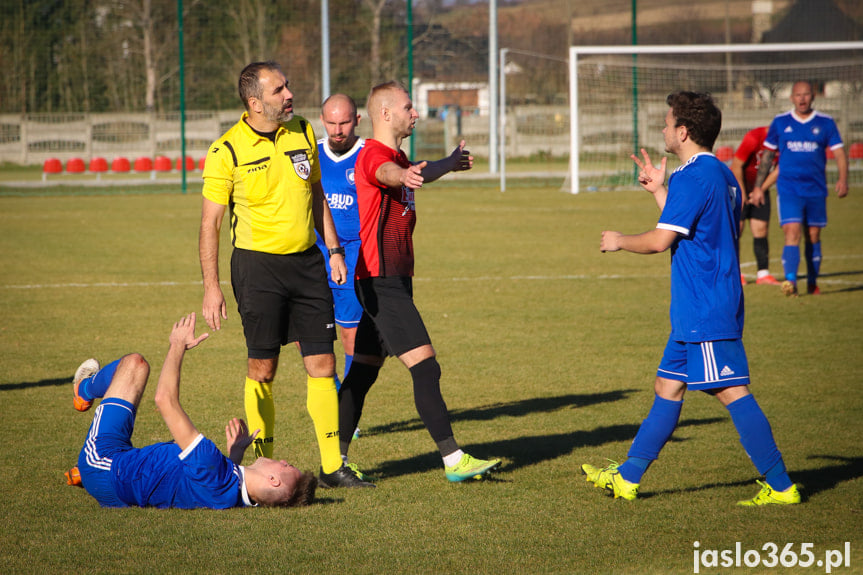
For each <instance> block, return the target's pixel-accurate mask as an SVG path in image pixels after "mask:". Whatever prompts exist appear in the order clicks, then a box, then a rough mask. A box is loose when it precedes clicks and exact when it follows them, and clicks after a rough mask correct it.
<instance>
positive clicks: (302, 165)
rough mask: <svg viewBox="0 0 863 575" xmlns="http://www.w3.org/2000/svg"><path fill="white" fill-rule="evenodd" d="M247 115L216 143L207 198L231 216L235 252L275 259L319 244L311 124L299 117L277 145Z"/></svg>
mask: <svg viewBox="0 0 863 575" xmlns="http://www.w3.org/2000/svg"><path fill="white" fill-rule="evenodd" d="M247 117H248V114H247V113H243V117H242V118H241V119H240V121H239V122H237V123H236V124H234V126H233V127H232V128H231V129H230V130H228V131H227V132H226V133H225V135H224V136H222V137H221V138H219V139H218V140H216V141H215V142H214V143H213V145H212V146H210V149H209V151H208V152H207V160H206V163H205V164H204V176H203V177H204V192H203V193H204V197H205V198H207V199H208V200H211V201H213V202H215V203H217V204H220V205H223V206H229V208H230V211H231V240H232V243H233V245H234V247H237V248H242V249H246V250H254V251H258V252H266V253H271V254H290V253H297V252H302V251H304V250H306V249H308V248H310V247H311V246H312V245H314V243H315V222H314V217H313V215H312V184H314V183H316V182H319V181H320V179H321V167H320V164H319V163H318V147H317V145H316V144H315V133H314V130H313V129H312V126H311V124H309V122H308V121H307V120H305V119H304V118H301V117H299V116H294V117H293V118H292V119H291V121H290V122H287V123H285V124H282V126H281V127H280V128H279V129H278V131H277V132H276V138H275V143H273V142H272V141H271V140H269V139H267V138H264V137H261V136H259V135H258V134H257V133H255V131H254V130H252V128H250V127H249V125H248V124H247V123H246V121H245V120H246V118H247Z"/></svg>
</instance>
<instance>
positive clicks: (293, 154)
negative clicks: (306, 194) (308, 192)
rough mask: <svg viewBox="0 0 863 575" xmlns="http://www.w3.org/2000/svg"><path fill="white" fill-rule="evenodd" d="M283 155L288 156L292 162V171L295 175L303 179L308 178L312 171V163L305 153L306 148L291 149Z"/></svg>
mask: <svg viewBox="0 0 863 575" xmlns="http://www.w3.org/2000/svg"><path fill="white" fill-rule="evenodd" d="M285 155H286V156H290V158H291V163H293V164H294V171H295V172H296V173H297V175H298V176H299V177H301V178H302V179H304V180H308V179H309V175H310V174H311V173H312V165H311V164H310V163H309V155H308V154H307V153H306V150H292V151H290V152H285Z"/></svg>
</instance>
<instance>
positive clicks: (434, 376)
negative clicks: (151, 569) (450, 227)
mask: <svg viewBox="0 0 863 575" xmlns="http://www.w3.org/2000/svg"><path fill="white" fill-rule="evenodd" d="M367 109H368V114H369V116H370V118H371V122H372V131H373V134H374V138H373V139H368V140H366V145H365V147H363V149H362V151H361V152H360V155H359V157H358V158H357V164H356V172H355V174H356V178H355V179H356V185H357V203H358V205H359V212H360V240H361V242H362V246H361V248H360V256H359V259H358V261H357V268H356V270H357V271H356V282H355V289H356V292H357V298H358V299H359V301H360V303H361V304H362V306H363V316H362V319H360V324H359V326H358V327H357V337H356V343H355V346H354V359H353V363H352V364H351V370H350V372H349V373H348V376H347V378H346V379H345V381H344V383H343V384H342V388H341V390H340V392H339V441H340V448H341V453H342V458H343V459H344V460H345V461H347V453H348V448H349V447H350V442H351V438H352V436H353V432H354V429H356V427H357V424H358V423H359V420H360V417H361V415H362V409H363V403H364V402H365V398H366V394H367V393H368V391H369V389H370V388H371V386H372V384H374V382H375V380H376V379H377V376H378V371H379V370H380V368H381V366H382V365H383V362H384V358H386V357H387V356H391V355H392V356H396V357H398V358H399V360H400V361H401V362H402V363H403V364H404V365H405V367H407V368H408V370H410V372H411V378H412V380H413V388H414V401H415V404H416V408H417V412H418V413H419V415H420V418H421V419H422V421H423V424H425V427H426V429H427V430H428V432H429V434H430V435H431V436H432V439H433V440H434V441H435V443H436V444H437V446H438V449H439V451H440V454H441V457H442V458H443V462H444V467H445V470H446V477H447V479H449V480H450V481H463V480H465V479H470V478H474V477H482V476H483V475H485V474H486V473H487V472H489V471H491V470H492V469H494V468H495V467H497V466H498V465H500V460H499V459H492V460H488V461H486V460H482V459H476V458H474V457H471V456H470V455H468V454H467V453H464V452H463V451H462V450H461V449H460V448H459V446H458V444H457V443H456V441H455V438H454V437H453V431H452V426H451V425H450V420H449V412H448V411H447V407H446V403H444V400H443V397H442V396H441V392H440V376H441V370H440V365H438V362H437V359H436V358H435V351H434V348H433V347H432V345H431V339H430V338H429V335H428V332H427V331H426V328H425V324H424V323H423V320H422V317H421V316H420V314H419V311H418V310H417V308H416V306H415V305H414V301H413V283H412V281H413V271H414V250H413V238H412V236H413V230H414V226H415V225H416V205H415V203H414V194H415V193H416V190H418V189H420V188H421V187H422V185H423V184H424V183H428V182H433V181H434V180H436V179H438V178H440V177H441V176H443V175H444V174H446V173H448V172H452V171H461V170H468V169H470V168H471V166H472V165H473V158H472V157H471V156H470V155H469V153H468V152H467V150H465V149H464V145H465V143H464V141H462V142H461V143H460V144H459V146H458V147H457V148H456V149H455V150H453V153H452V154H450V155H449V156H447V157H445V158H442V159H440V160H438V161H436V162H419V163H416V164H413V163H411V162H410V160H408V158H407V156H406V155H405V153H404V152H403V151H402V149H401V143H402V140H403V139H404V138H406V137H408V136H410V135H411V133H412V132H413V128H414V125H415V124H416V121H417V118H418V117H419V115H418V114H417V112H416V110H414V107H413V103H412V102H411V99H410V96H409V95H408V92H407V90H406V89H405V88H404V87H403V86H402V85H401V84H398V83H397V82H387V83H385V84H380V85H378V86H375V87H374V88H372V91H371V93H370V94H369V101H368V105H367ZM360 477H362V475H360Z"/></svg>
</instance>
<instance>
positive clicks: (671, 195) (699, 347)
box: [581, 92, 800, 506]
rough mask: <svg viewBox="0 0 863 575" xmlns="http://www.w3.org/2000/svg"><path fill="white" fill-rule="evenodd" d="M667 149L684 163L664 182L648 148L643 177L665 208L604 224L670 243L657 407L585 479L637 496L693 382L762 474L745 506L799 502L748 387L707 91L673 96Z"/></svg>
mask: <svg viewBox="0 0 863 575" xmlns="http://www.w3.org/2000/svg"><path fill="white" fill-rule="evenodd" d="M667 103H668V105H669V110H668V113H667V114H666V116H665V128H664V129H663V130H662V133H663V136H664V138H665V151H666V152H669V153H671V154H675V155H676V156H677V157H678V158H679V159H680V163H681V166H680V167H679V168H677V169H676V170H675V171H674V173H672V174H671V177H670V178H669V179H668V188H666V187H665V186H664V182H665V165H666V158H662V161H661V162H660V165H659V166H654V165H653V164H652V163H651V161H650V156H648V154H647V152H646V151H644V150H642V151H641V153H642V154H643V156H644V162H643V163H642V161H641V160H639V159H638V158H637V157H636V156H632V159H633V160H634V161H635V163H636V164H637V165H638V167H639V168H640V169H641V172H640V173H639V175H638V181H639V183H641V185H642V187H643V188H644V189H645V190H647V191H648V192H650V193H651V194H653V197H654V200H656V204H657V205H658V206H659V209H660V210H662V214H661V215H660V216H659V222H658V223H657V224H656V228H654V229H652V230H650V231H647V232H644V233H643V234H638V235H623V234H621V233H619V232H613V231H604V232H602V241H601V243H600V250H601V251H602V252H616V251H618V250H626V251H628V252H633V253H637V254H653V253H660V252H664V251H666V250H668V249H670V250H671V310H670V316H671V335H670V336H669V337H668V343H667V344H666V347H665V353H664V355H663V357H662V361H661V362H660V363H659V369H658V370H657V373H656V381H655V383H654V385H653V389H654V391H655V393H656V396H655V398H654V401H653V406H652V407H651V409H650V412H649V413H648V415H647V418H646V419H645V420H644V421H643V422H642V424H641V427H639V429H638V433H637V434H636V435H635V439H634V440H633V442H632V446H631V447H630V449H629V455H628V457H629V458H628V459H627V460H626V461H625V462H624V463H623V464H622V465H620V466H618V465H617V464H616V463H615V464H612V465H609V466H608V467H605V468H602V469H600V468H597V467H594V466H593V465H588V464H584V465H582V466H581V469H582V472H583V473H584V474H585V475H586V476H587V480H588V481H590V482H592V483H593V484H594V485H596V486H597V487H601V488H604V489H605V490H606V491H607V492H608V494H609V495H613V496H614V497H623V498H624V499H629V500H632V499H635V498H636V496H637V495H638V487H639V483H640V481H641V476H642V474H644V472H645V471H646V470H647V467H648V466H649V465H650V464H651V463H652V462H653V461H654V460H655V459H656V458H657V457H659V451H660V450H661V449H662V447H663V446H664V445H665V443H666V442H667V441H668V440H669V439H670V438H671V434H672V433H673V432H674V429H675V428H676V427H677V422H678V420H679V419H680V411H681V408H682V407H683V395H684V394H685V393H686V390H687V389H692V390H699V391H704V392H706V393H708V394H710V395H712V396H714V397H715V398H716V399H718V400H719V401H720V402H721V403H722V405H723V406H725V408H726V409H727V410H728V413H729V414H730V415H731V421H732V422H733V423H734V427H735V428H736V429H737V432H738V433H739V435H740V443H741V444H742V445H743V448H744V449H745V450H746V453H747V454H748V455H749V458H750V459H751V460H752V462H753V463H754V464H755V467H756V468H757V469H758V472H759V473H761V474H762V475H764V477H765V481H764V482H759V483H760V484H761V486H762V489H761V491H760V492H759V493H758V495H756V496H755V498H753V499H750V500H746V501H740V502H739V504H740V505H745V506H752V505H767V504H782V505H787V504H792V503H800V493H799V492H798V491H797V487H796V486H795V485H794V484H793V483H792V482H791V479H789V477H788V473H787V472H786V471H785V464H784V463H783V461H782V454H781V453H779V448H778V447H777V446H776V442H775V441H774V440H773V433H772V431H771V429H770V423H769V422H768V421H767V417H766V416H765V415H764V412H763V411H761V407H759V405H758V403H757V402H756V401H755V397H754V396H753V395H752V394H751V393H750V392H749V385H748V384H749V364H748V362H747V360H746V351H745V350H744V349H743V339H742V337H743V289H742V287H741V284H740V262H739V260H738V253H739V252H738V232H739V230H740V209H741V199H742V195H741V192H740V189H739V186H738V184H737V182H736V180H735V178H734V175H733V174H732V173H731V170H729V169H728V168H727V167H726V166H725V164H724V163H723V162H721V161H720V160H718V159H717V158H716V156H714V155H713V153H711V150H712V149H713V143H714V142H715V141H716V137H717V136H718V135H719V130H720V128H721V126H722V113H721V112H720V111H719V108H717V107H716V105H715V104H714V102H713V99H712V98H711V97H710V96H709V95H708V94H700V93H697V92H675V93H674V94H671V95H669V96H668V99H667Z"/></svg>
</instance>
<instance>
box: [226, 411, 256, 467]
mask: <svg viewBox="0 0 863 575" xmlns="http://www.w3.org/2000/svg"><path fill="white" fill-rule="evenodd" d="M260 432H261V430H260V429H256V430H255V432H254V433H252V434H251V435H250V434H249V427H248V426H247V425H246V422H245V421H243V420H242V419H240V418H238V417H235V418H233V419H231V420H230V421H229V422H228V425H226V426H225V438H226V439H227V443H228V459H230V460H231V461H233V462H234V463H236V464H237V465H241V464H242V463H243V455H245V453H246V449H248V447H249V446H250V445H251V444H252V443H253V442H254V441H255V438H256V437H257V436H258V433H260Z"/></svg>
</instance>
